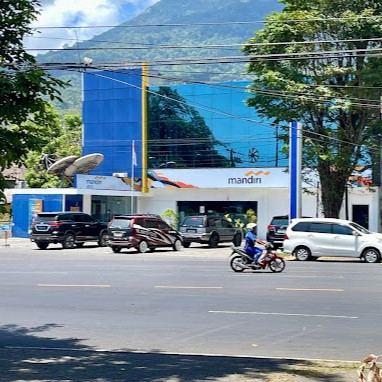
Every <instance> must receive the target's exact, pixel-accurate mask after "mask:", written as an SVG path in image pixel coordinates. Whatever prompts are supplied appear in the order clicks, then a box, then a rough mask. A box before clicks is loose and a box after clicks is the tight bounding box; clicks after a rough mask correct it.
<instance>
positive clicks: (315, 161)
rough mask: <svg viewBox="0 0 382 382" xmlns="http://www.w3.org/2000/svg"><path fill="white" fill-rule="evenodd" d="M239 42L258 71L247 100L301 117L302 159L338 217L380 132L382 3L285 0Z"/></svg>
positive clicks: (276, 115) (267, 112)
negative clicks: (350, 185)
mask: <svg viewBox="0 0 382 382" xmlns="http://www.w3.org/2000/svg"><path fill="white" fill-rule="evenodd" d="M281 2H282V3H284V4H285V8H284V9H283V11H282V12H278V13H273V14H271V15H269V16H268V17H267V18H266V23H265V27H264V28H263V29H262V30H260V31H258V32H257V33H255V37H254V38H251V39H250V40H248V42H247V45H246V46H245V47H244V49H243V50H244V52H245V54H246V55H248V56H250V58H251V62H250V63H249V65H248V73H251V74H253V75H254V76H255V78H254V81H253V84H252V85H251V88H250V90H251V93H252V95H251V97H250V98H249V99H248V105H249V106H251V107H254V108H256V109H257V111H258V113H259V114H260V115H262V116H264V117H268V118H272V119H274V120H275V122H281V121H284V122H290V121H298V122H301V123H302V125H303V134H304V141H303V142H304V145H303V146H304V158H303V160H304V165H306V166H312V167H314V168H316V169H317V171H318V174H319V178H320V183H321V187H322V204H323V212H324V215H325V216H326V217H338V215H339V212H340V209H341V205H342V202H343V196H344V192H345V188H346V184H347V181H348V177H349V176H350V175H351V173H352V171H353V169H354V168H355V166H356V165H357V164H359V163H360V161H361V160H365V158H366V157H365V155H366V154H367V150H366V148H365V144H368V145H369V146H368V149H373V147H371V146H370V144H371V143H373V140H372V135H371V134H372V133H371V132H373V134H376V133H377V134H380V132H381V125H380V122H378V121H377V119H378V118H379V93H380V89H378V87H380V86H381V85H382V75H381V73H382V72H381V69H382V68H381V60H380V58H379V57H378V55H375V54H373V52H374V50H375V49H380V48H381V41H380V39H381V37H382V29H381V16H382V3H381V2H380V1H372V0H370V1H369V0H363V1H361V0H353V1H348V0H336V1H333V0H282V1H281Z"/></svg>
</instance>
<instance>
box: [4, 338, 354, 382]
mask: <svg viewBox="0 0 382 382" xmlns="http://www.w3.org/2000/svg"><path fill="white" fill-rule="evenodd" d="M47 345H49V344H45V346H43V345H41V347H39V348H38V347H36V348H31V347H22V346H20V347H19V348H12V347H11V348H1V347H0V362H1V366H2V367H1V369H2V371H1V376H0V380H1V381H4V382H5V381H17V382H30V381H33V382H39V381H41V382H42V381H44V382H45V381H46V382H66V381H73V382H88V381H92V382H95V381H99V382H153V381H161V382H203V381H210V382H260V381H262V382H309V381H311V382H314V381H315V382H317V381H321V382H351V381H356V380H357V368H358V367H359V366H360V364H358V363H348V362H340V361H309V360H295V359H283V358H250V357H226V356H212V355H187V354H166V353H160V352H150V353H144V352H134V351H110V352H107V351H94V350H91V349H87V348H78V347H77V348H76V347H75V348H72V349H70V348H66V349H64V348H61V349H60V348H49V346H47ZM56 345H57V344H56ZM51 346H52V345H51Z"/></svg>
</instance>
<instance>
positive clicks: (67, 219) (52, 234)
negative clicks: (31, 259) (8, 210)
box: [29, 212, 107, 249]
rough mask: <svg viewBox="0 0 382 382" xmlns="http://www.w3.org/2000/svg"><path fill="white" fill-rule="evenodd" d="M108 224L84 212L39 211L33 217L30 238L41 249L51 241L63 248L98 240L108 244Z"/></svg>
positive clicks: (104, 244) (100, 242) (100, 243)
mask: <svg viewBox="0 0 382 382" xmlns="http://www.w3.org/2000/svg"><path fill="white" fill-rule="evenodd" d="M106 236H107V224H106V223H101V222H98V221H97V220H95V219H94V218H93V217H92V216H90V215H88V214H85V213H83V212H39V213H38V214H37V216H36V217H35V218H34V219H33V222H32V224H31V227H30V230H29V238H30V240H31V241H33V242H35V243H36V245H37V247H38V248H40V249H46V248H47V247H48V245H49V244H50V243H54V244H57V243H60V244H62V247H63V248H74V246H77V247H82V246H83V245H84V243H85V242H88V241H96V242H98V245H99V246H101V247H105V246H106Z"/></svg>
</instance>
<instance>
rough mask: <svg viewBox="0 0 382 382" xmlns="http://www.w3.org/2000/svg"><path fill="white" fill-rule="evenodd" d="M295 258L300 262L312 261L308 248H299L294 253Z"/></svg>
mask: <svg viewBox="0 0 382 382" xmlns="http://www.w3.org/2000/svg"><path fill="white" fill-rule="evenodd" d="M293 255H294V257H295V258H296V259H297V260H299V261H307V260H309V259H310V256H311V254H310V250H309V249H308V248H306V247H298V248H296V249H295V250H294V251H293Z"/></svg>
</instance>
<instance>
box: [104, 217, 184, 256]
mask: <svg viewBox="0 0 382 382" xmlns="http://www.w3.org/2000/svg"><path fill="white" fill-rule="evenodd" d="M107 232H108V241H107V244H108V246H109V247H110V248H111V249H112V250H113V252H116V253H117V252H120V251H121V249H122V248H135V249H136V250H137V251H138V252H147V251H154V250H155V248H158V247H171V248H172V249H173V250H174V251H179V250H180V249H181V248H182V237H181V235H180V233H179V232H178V231H177V230H176V229H174V228H172V227H170V226H169V225H168V224H167V223H166V222H165V221H164V220H163V219H162V218H161V217H160V216H158V215H116V216H114V218H113V219H112V220H111V221H110V223H109V226H108V230H107Z"/></svg>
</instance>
